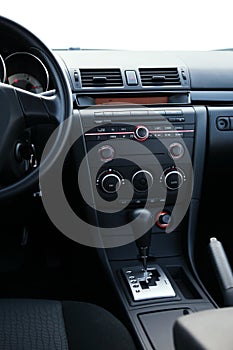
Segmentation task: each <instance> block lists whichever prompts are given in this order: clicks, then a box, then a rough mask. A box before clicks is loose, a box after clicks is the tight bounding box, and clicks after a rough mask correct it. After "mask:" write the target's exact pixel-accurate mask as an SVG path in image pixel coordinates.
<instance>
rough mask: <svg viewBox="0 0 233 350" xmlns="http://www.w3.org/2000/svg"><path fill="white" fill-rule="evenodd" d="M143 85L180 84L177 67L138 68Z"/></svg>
mask: <svg viewBox="0 0 233 350" xmlns="http://www.w3.org/2000/svg"><path fill="white" fill-rule="evenodd" d="M139 72H140V77H141V82H142V85H143V86H157V85H158V86H167V85H181V83H180V76H179V72H178V69H177V68H140V69H139Z"/></svg>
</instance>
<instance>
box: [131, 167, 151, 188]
mask: <svg viewBox="0 0 233 350" xmlns="http://www.w3.org/2000/svg"><path fill="white" fill-rule="evenodd" d="M131 182H132V184H133V186H134V188H135V190H136V191H139V192H144V191H146V190H148V188H150V187H151V186H152V185H153V176H152V174H151V173H150V172H149V171H147V170H139V171H137V172H136V173H135V174H134V175H133V177H132V181H131Z"/></svg>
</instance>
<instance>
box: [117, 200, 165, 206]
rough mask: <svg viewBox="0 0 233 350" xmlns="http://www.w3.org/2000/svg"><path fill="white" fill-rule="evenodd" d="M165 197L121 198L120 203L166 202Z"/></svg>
mask: <svg viewBox="0 0 233 350" xmlns="http://www.w3.org/2000/svg"><path fill="white" fill-rule="evenodd" d="M165 201H166V199H165V198H147V199H133V200H130V199H119V200H118V203H119V204H121V205H128V204H131V205H145V204H146V202H147V203H149V204H157V203H165Z"/></svg>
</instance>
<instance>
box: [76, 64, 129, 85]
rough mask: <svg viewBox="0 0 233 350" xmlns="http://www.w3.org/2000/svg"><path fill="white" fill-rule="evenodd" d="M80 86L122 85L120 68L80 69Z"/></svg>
mask: <svg viewBox="0 0 233 350" xmlns="http://www.w3.org/2000/svg"><path fill="white" fill-rule="evenodd" d="M80 75H81V82H82V87H115V86H123V81H122V76H121V71H120V69H117V68H113V69H80Z"/></svg>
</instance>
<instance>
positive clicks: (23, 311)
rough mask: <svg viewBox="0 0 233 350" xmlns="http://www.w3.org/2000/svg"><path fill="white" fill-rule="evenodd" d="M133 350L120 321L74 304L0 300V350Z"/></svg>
mask: <svg viewBox="0 0 233 350" xmlns="http://www.w3.org/2000/svg"><path fill="white" fill-rule="evenodd" d="M3 349H4V350H90V349H100V350H101V349H103V350H104V349H111V350H118V349H119V350H120V349H121V350H135V349H136V347H135V344H134V341H133V339H132V337H131V335H130V333H129V331H128V330H127V328H126V327H125V326H124V325H123V323H122V322H121V321H119V320H118V319H117V318H116V317H115V316H114V315H112V314H111V313H110V312H108V311H107V310H105V309H103V308H102V307H100V306H97V305H94V304H90V303H86V302H76V301H52V300H37V299H2V300H0V350H3Z"/></svg>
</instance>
